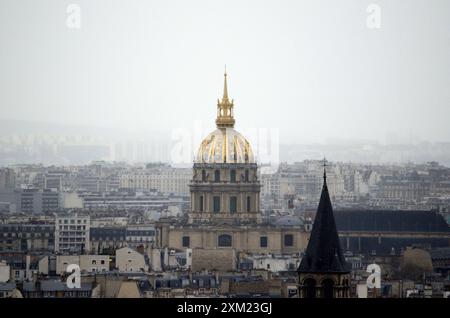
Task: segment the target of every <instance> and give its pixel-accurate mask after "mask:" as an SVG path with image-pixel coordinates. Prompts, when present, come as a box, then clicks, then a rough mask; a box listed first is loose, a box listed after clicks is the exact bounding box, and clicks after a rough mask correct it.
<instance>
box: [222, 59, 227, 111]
mask: <svg viewBox="0 0 450 318" xmlns="http://www.w3.org/2000/svg"><path fill="white" fill-rule="evenodd" d="M223 76H224V77H225V79H224V81H223V97H222V102H223V101H225V100H227V101H228V85H227V66H226V65H225V73H224V74H223Z"/></svg>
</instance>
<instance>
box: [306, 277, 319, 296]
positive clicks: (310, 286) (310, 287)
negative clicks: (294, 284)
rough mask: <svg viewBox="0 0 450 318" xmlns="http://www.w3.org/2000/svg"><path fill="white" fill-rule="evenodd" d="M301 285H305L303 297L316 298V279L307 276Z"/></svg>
mask: <svg viewBox="0 0 450 318" xmlns="http://www.w3.org/2000/svg"><path fill="white" fill-rule="evenodd" d="M303 285H304V286H305V287H304V288H305V289H304V292H305V298H316V281H315V280H314V279H312V278H307V279H305V281H304V282H303Z"/></svg>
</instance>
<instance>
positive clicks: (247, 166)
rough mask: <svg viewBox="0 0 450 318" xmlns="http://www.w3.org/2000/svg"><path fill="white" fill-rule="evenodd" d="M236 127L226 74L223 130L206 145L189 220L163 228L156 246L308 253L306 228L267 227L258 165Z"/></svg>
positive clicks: (220, 115) (220, 114)
mask: <svg viewBox="0 0 450 318" xmlns="http://www.w3.org/2000/svg"><path fill="white" fill-rule="evenodd" d="M234 124H235V119H234V102H233V100H230V99H229V97H228V87H227V74H226V73H225V79H224V93H223V97H222V100H218V103H217V118H216V125H217V129H216V130H214V131H213V132H212V133H210V134H209V135H208V136H207V137H206V138H205V139H204V140H203V141H202V142H201V144H200V147H199V150H198V153H197V156H196V159H195V162H194V166H193V177H192V181H191V183H190V185H189V187H190V193H191V207H190V210H189V212H188V213H187V218H186V220H185V221H183V222H181V223H178V224H171V223H169V222H164V221H161V222H159V224H158V225H157V238H156V242H157V244H158V246H159V247H168V248H175V249H181V250H184V249H186V248H192V249H209V250H211V249H235V250H236V252H250V253H268V252H270V253H291V254H297V253H298V252H299V251H301V250H304V249H305V247H306V243H307V237H308V235H307V233H306V232H304V231H303V229H302V226H301V225H299V226H285V227H284V226H274V225H269V224H266V223H263V222H262V218H261V210H260V189H261V185H260V180H259V177H258V165H257V163H256V160H255V156H254V154H253V151H252V148H251V146H250V143H249V142H248V141H247V139H246V138H245V137H244V136H242V135H241V134H240V133H239V132H237V131H236V130H235V129H234Z"/></svg>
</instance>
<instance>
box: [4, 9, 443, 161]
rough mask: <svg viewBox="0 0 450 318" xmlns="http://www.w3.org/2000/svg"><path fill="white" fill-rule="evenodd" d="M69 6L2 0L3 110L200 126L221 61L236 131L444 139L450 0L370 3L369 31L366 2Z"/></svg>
mask: <svg viewBox="0 0 450 318" xmlns="http://www.w3.org/2000/svg"><path fill="white" fill-rule="evenodd" d="M77 3H78V4H79V7H80V9H81V11H80V17H81V24H80V28H76V29H71V28H68V27H67V23H66V22H67V21H66V20H67V18H68V13H67V12H66V9H67V6H68V5H69V4H70V1H59V2H58V3H54V2H53V1H39V2H36V1H3V2H2V10H1V11H0V39H1V43H2V49H1V50H0V69H1V70H2V72H1V73H0V87H1V88H0V90H1V94H0V105H1V115H0V118H1V119H4V120H5V119H6V120H24V121H26V122H32V123H34V122H36V123H42V125H44V126H51V125H55V127H57V129H55V130H56V132H54V134H60V135H64V134H65V133H66V131H65V129H66V127H70V126H76V127H84V128H82V129H77V134H78V135H93V136H96V135H98V134H103V135H107V134H108V135H109V136H111V134H109V132H111V131H116V132H117V134H118V135H122V134H123V133H122V132H124V133H131V134H133V135H137V136H141V138H148V135H152V134H157V132H160V134H161V135H163V136H166V137H167V136H169V137H170V134H171V133H172V132H173V131H174V130H175V129H177V128H186V129H193V128H194V127H196V126H200V127H202V129H203V130H204V131H209V130H211V128H213V127H214V126H213V125H214V121H213V119H214V117H215V113H216V101H217V98H219V97H220V96H221V93H222V91H221V90H222V74H223V71H224V64H227V69H228V74H229V94H230V97H231V98H234V100H235V113H236V116H237V117H238V120H237V122H236V126H237V127H238V128H239V129H240V130H242V131H245V129H250V128H275V129H278V130H279V137H280V143H281V144H288V145H289V144H293V143H295V144H302V143H303V144H309V143H317V142H318V143H326V144H327V143H328V144H335V143H336V142H337V143H342V141H345V142H350V143H352V142H357V143H360V142H361V141H363V142H369V143H373V142H378V143H383V144H416V145H417V144H418V143H420V142H423V141H427V142H449V141H450V126H449V125H448V123H447V121H448V120H447V119H448V118H449V117H450V108H449V102H450V90H448V85H447V84H448V82H449V80H450V61H449V59H448V56H450V45H449V37H448V21H449V19H450V3H449V2H448V1H433V6H427V2H426V1H395V2H392V1H379V2H378V4H379V5H380V8H381V25H380V28H376V29H370V28H368V27H367V25H366V20H367V16H368V13H367V12H366V9H367V6H368V5H369V4H370V1H339V2H336V1H301V2H300V1H281V2H279V1H277V2H272V1H246V2H245V4H243V3H241V2H239V1H214V2H211V1H197V0H196V1H189V2H187V1H170V2H166V1H150V2H147V1H134V2H133V6H129V5H128V2H121V1H107V2H105V1H78V2H77ZM50 4H51V5H50ZM269 44H270V45H269ZM24 92H26V93H24ZM13 123H14V122H13ZM23 125H25V126H26V125H27V124H26V123H25V124H23ZM12 126H14V124H13V125H12ZM19 126H20V125H19ZM88 127H97V129H96V131H95V133H94V132H92V129H89V128H88ZM67 129H69V130H70V128H67ZM102 130H103V131H102ZM105 132H107V133H105ZM14 134H16V135H17V134H19V135H20V134H21V129H20V127H17V131H14V128H12V129H11V130H9V131H8V132H4V131H2V136H3V137H5V136H9V135H14ZM153 137H154V136H151V138H153ZM201 137H203V136H200V137H199V138H201ZM446 147H448V145H447V146H446ZM349 157H350V158H348V160H353V159H354V158H352V157H351V154H350V155H349ZM429 159H433V158H429Z"/></svg>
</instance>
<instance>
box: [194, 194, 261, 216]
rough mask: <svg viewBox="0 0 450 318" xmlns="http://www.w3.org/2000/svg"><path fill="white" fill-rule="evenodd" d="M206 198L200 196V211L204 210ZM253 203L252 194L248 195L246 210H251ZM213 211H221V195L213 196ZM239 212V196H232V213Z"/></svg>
mask: <svg viewBox="0 0 450 318" xmlns="http://www.w3.org/2000/svg"><path fill="white" fill-rule="evenodd" d="M203 201H204V198H203V196H202V195H201V196H200V197H199V209H200V212H204V209H205V208H204V203H203ZM251 203H252V199H251V197H250V196H247V206H246V210H247V212H250V211H251V207H252V206H251ZM213 212H215V213H218V212H220V196H214V197H213ZM235 212H237V197H236V196H231V197H230V213H235Z"/></svg>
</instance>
